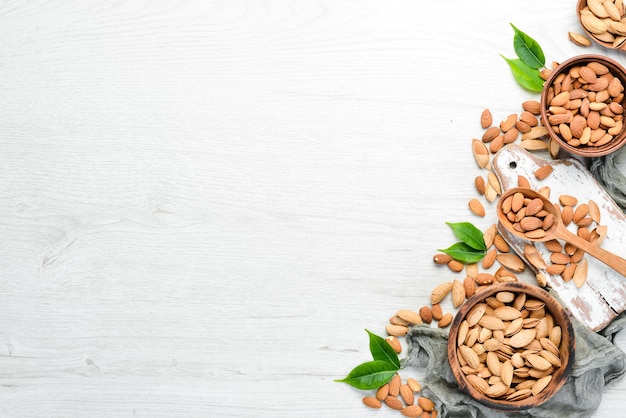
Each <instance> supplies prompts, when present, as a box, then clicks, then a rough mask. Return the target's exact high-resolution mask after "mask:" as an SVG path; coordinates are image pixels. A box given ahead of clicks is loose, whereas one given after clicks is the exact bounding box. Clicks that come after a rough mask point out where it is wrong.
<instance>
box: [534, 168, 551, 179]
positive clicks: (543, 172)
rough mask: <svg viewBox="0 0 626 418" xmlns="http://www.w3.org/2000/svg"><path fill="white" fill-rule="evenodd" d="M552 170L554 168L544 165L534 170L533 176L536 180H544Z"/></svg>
mask: <svg viewBox="0 0 626 418" xmlns="http://www.w3.org/2000/svg"><path fill="white" fill-rule="evenodd" d="M553 170H554V168H553V167H552V166H551V165H550V164H546V165H543V166H541V167H539V168H538V169H537V170H535V173H534V174H535V177H536V178H537V179H538V180H544V179H546V178H547V177H548V176H549V175H550V174H551V173H552V171H553Z"/></svg>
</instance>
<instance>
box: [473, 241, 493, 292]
mask: <svg viewBox="0 0 626 418" xmlns="http://www.w3.org/2000/svg"><path fill="white" fill-rule="evenodd" d="M497 255H498V251H497V250H496V249H495V248H492V249H491V250H489V251H487V254H485V256H484V257H483V259H482V261H481V264H482V266H483V268H484V269H485V270H487V269H489V268H491V266H493V263H494V262H495V261H496V256H497ZM474 290H476V289H474ZM472 294H473V293H472Z"/></svg>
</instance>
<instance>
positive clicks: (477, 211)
mask: <svg viewBox="0 0 626 418" xmlns="http://www.w3.org/2000/svg"><path fill="white" fill-rule="evenodd" d="M481 178H482V177H481ZM468 206H469V208H470V210H471V211H472V213H473V214H474V215H477V216H481V217H482V216H485V208H484V207H483V204H482V203H480V201H479V200H478V199H475V198H474V199H471V200H470V201H469V204H468Z"/></svg>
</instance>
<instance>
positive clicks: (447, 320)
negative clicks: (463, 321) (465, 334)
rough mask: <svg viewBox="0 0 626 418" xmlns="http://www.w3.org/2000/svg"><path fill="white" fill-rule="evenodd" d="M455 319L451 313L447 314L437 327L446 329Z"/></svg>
mask: <svg viewBox="0 0 626 418" xmlns="http://www.w3.org/2000/svg"><path fill="white" fill-rule="evenodd" d="M453 319H454V317H453V316H452V314H451V313H450V312H447V313H445V314H444V315H443V316H442V317H441V319H440V320H439V322H437V326H438V327H439V328H445V327H447V326H448V325H450V323H452V320H453Z"/></svg>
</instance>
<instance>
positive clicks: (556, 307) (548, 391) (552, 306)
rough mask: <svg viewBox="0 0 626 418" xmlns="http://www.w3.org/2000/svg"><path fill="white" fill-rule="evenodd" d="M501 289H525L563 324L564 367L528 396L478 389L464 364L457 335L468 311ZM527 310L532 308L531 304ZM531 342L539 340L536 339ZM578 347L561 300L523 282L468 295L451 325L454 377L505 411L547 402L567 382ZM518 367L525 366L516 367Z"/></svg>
mask: <svg viewBox="0 0 626 418" xmlns="http://www.w3.org/2000/svg"><path fill="white" fill-rule="evenodd" d="M499 292H511V293H513V294H515V295H518V294H521V293H523V294H524V295H525V296H524V297H525V298H527V299H528V300H530V299H536V300H540V301H542V302H544V303H545V307H544V308H543V309H544V310H545V313H546V314H547V313H549V314H551V315H552V318H554V326H556V325H558V326H560V327H561V343H560V345H559V347H558V353H559V357H560V360H561V365H560V367H556V368H555V369H554V371H553V372H552V373H551V374H552V378H551V380H550V382H549V383H548V385H547V386H545V388H544V389H543V390H542V391H541V392H540V393H538V394H536V395H532V396H529V397H527V398H525V399H518V400H506V396H504V397H501V398H493V397H489V396H486V395H485V394H484V393H483V392H481V391H479V390H477V389H476V388H475V387H474V386H473V385H472V384H471V383H470V381H469V380H468V378H467V376H466V374H465V373H464V371H463V369H462V366H461V362H462V361H463V360H462V359H460V356H462V354H460V350H459V348H458V342H457V339H458V338H459V330H460V327H461V326H462V325H461V324H462V323H463V322H464V321H465V320H466V319H467V314H468V312H470V310H471V309H472V308H473V307H474V306H475V305H476V304H478V303H481V302H484V301H485V300H486V299H487V298H492V299H494V298H495V297H496V295H498V293H499ZM500 296H502V295H500ZM527 310H529V311H530V307H529V308H528V309H527ZM537 313H539V312H537ZM529 314H530V312H529ZM533 315H534V314H533ZM485 326H487V325H485ZM525 329H526V328H525ZM509 338H510V337H509ZM465 341H467V340H465ZM491 342H495V341H491ZM505 342H508V340H506V339H505ZM518 343H519V339H518V340H517V341H516V345H519V344H518ZM544 343H545V341H544ZM531 344H535V343H534V342H533V343H531ZM487 346H488V343H485V344H483V347H487ZM527 347H528V346H524V347H521V348H516V349H515V350H516V351H517V352H522V351H524V350H526V349H527ZM574 348H575V339H574V331H573V329H572V324H571V322H570V320H569V316H568V313H567V312H566V311H565V310H564V309H563V308H562V307H561V305H560V304H559V302H558V301H557V300H556V299H554V298H553V297H552V296H550V295H549V294H548V293H547V292H546V291H545V290H543V289H541V288H540V287H538V286H534V285H530V284H527V283H522V282H514V283H498V284H495V285H492V286H491V287H489V288H488V289H487V290H484V291H481V292H479V293H478V294H476V295H474V296H472V297H471V298H470V299H468V300H467V301H466V302H465V303H464V304H463V305H462V306H461V308H460V309H459V311H458V313H457V315H456V316H455V318H454V321H453V323H452V326H451V328H450V334H449V338H448V358H449V361H450V367H451V368H452V372H453V374H454V377H455V378H456V381H457V383H458V385H459V387H460V388H461V389H462V390H463V391H464V392H466V393H467V394H469V395H470V396H471V397H472V398H474V399H476V400H477V401H478V402H480V403H482V404H484V405H487V406H489V407H491V408H495V409H498V410H502V411H519V410H523V409H528V408H532V407H535V406H538V405H541V404H543V403H544V402H546V401H548V400H549V399H550V398H551V397H552V396H553V395H554V394H555V393H557V391H558V390H559V389H560V388H561V387H562V386H563V384H564V383H565V381H566V380H567V377H568V375H569V373H570V371H571V368H572V365H573V362H574ZM528 358H529V357H528ZM527 361H528V360H527ZM500 362H501V363H503V360H502V359H501V361H500ZM516 371H521V370H520V369H516ZM513 386H515V385H514V384H512V385H511V387H513Z"/></svg>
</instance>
